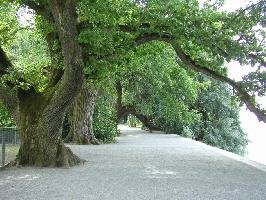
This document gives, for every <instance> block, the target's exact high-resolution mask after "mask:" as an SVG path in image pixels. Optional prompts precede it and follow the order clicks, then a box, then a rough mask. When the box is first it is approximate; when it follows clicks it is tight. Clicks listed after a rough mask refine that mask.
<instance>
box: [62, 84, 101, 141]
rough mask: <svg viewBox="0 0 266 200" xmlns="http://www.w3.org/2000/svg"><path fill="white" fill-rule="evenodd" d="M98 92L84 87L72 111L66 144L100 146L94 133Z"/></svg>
mask: <svg viewBox="0 0 266 200" xmlns="http://www.w3.org/2000/svg"><path fill="white" fill-rule="evenodd" d="M96 97H97V91H96V90H94V89H88V88H87V87H86V86H83V88H82V90H81V92H80V94H79V95H78V96H77V97H76V99H75V102H74V104H73V106H72V108H71V110H70V112H71V128H70V131H69V134H68V136H67V138H66V142H73V143H76V144H99V142H98V141H97V139H96V138H95V136H94V133H93V113H94V108H95V104H96Z"/></svg>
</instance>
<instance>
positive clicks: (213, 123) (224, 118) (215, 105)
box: [182, 81, 248, 155]
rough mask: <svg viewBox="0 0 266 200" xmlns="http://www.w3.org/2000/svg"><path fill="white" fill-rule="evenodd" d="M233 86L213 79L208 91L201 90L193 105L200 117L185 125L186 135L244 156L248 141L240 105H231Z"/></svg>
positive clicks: (184, 133)
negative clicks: (190, 134)
mask: <svg viewBox="0 0 266 200" xmlns="http://www.w3.org/2000/svg"><path fill="white" fill-rule="evenodd" d="M231 95H232V94H231V92H230V88H229V86H228V85H226V84H222V83H218V82H215V81H213V82H212V84H211V85H210V86H209V88H208V90H206V91H202V92H201V94H200V95H199V97H198V100H197V101H196V103H195V104H194V105H193V107H195V109H196V110H198V112H199V113H200V114H201V119H200V120H199V121H195V122H193V123H192V124H190V125H189V126H188V127H185V129H186V130H184V131H183V133H182V134H183V135H185V136H187V132H188V130H189V132H191V133H193V134H192V138H194V139H196V140H199V141H202V142H204V143H206V144H209V145H212V146H216V147H219V148H221V149H224V150H227V151H231V152H233V153H237V154H240V155H243V154H244V153H245V148H246V146H247V143H248V140H247V135H246V133H245V132H244V131H243V130H242V128H241V126H240V121H239V107H238V106H236V105H232V104H231V99H230V98H231Z"/></svg>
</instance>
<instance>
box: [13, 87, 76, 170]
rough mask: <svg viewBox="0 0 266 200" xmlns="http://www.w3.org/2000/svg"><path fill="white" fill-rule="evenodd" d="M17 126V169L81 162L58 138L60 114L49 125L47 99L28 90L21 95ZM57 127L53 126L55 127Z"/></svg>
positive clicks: (32, 90)
mask: <svg viewBox="0 0 266 200" xmlns="http://www.w3.org/2000/svg"><path fill="white" fill-rule="evenodd" d="M18 96H19V116H18V118H17V126H18V128H19V133H20V149H19V153H18V155H17V160H16V161H17V162H16V164H18V165H23V166H25V165H26V166H27V165H28V166H52V167H55V166H67V167H68V166H73V165H75V164H78V163H79V162H80V159H79V158H78V157H77V156H75V155H74V154H73V153H72V152H71V150H70V149H69V148H67V147H65V146H64V144H63V142H62V138H61V135H60V128H61V126H62V117H63V115H61V116H60V114H59V115H58V116H57V117H56V118H54V119H52V120H53V123H51V121H49V120H48V119H49V117H47V115H46V114H45V108H46V106H47V103H48V101H49V99H46V98H45V96H43V95H42V94H40V93H37V92H35V91H34V89H30V90H28V91H26V92H25V91H20V92H19V94H18ZM55 124H56V126H54V125H55Z"/></svg>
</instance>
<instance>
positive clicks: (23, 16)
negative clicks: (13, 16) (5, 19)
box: [17, 7, 35, 27]
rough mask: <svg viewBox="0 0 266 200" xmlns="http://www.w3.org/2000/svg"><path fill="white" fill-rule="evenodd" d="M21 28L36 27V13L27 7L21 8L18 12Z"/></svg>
mask: <svg viewBox="0 0 266 200" xmlns="http://www.w3.org/2000/svg"><path fill="white" fill-rule="evenodd" d="M17 16H18V21H19V24H20V26H22V27H25V26H34V23H35V22H34V11H33V10H31V9H28V8H26V7H21V8H19V9H18V11H17Z"/></svg>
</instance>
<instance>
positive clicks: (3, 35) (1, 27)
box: [0, 0, 18, 46]
mask: <svg viewBox="0 0 266 200" xmlns="http://www.w3.org/2000/svg"><path fill="white" fill-rule="evenodd" d="M17 8H18V7H17V6H16V5H14V4H10V3H8V2H7V1H5V0H2V1H1V2H0V19H1V20H0V46H2V45H10V44H12V41H13V40H14V39H15V36H16V32H17V31H18V21H17V16H16V11H17Z"/></svg>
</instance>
